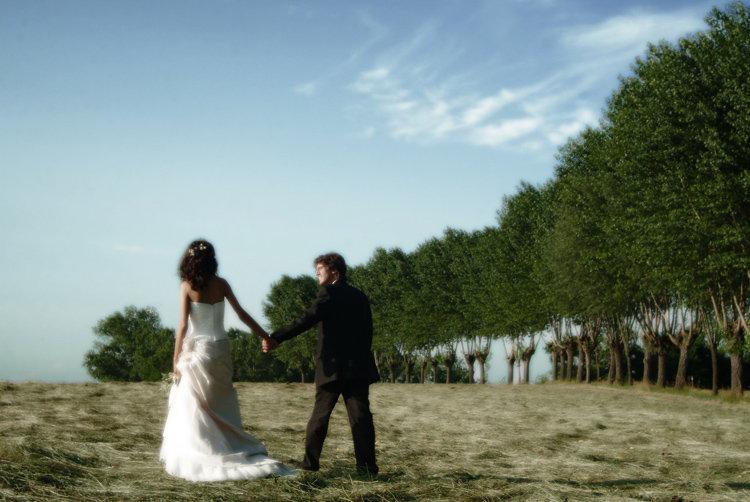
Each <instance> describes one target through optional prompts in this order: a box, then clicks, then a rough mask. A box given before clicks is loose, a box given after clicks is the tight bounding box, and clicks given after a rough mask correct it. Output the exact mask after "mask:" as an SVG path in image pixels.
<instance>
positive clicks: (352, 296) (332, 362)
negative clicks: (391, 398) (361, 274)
mask: <svg viewBox="0 0 750 502" xmlns="http://www.w3.org/2000/svg"><path fill="white" fill-rule="evenodd" d="M315 324H317V325H318V346H317V348H316V349H315V384H316V385H318V386H319V385H323V384H326V383H328V382H332V381H334V380H346V379H363V380H367V381H369V382H370V383H373V382H377V381H379V380H380V375H379V374H378V368H377V365H376V364H375V357H374V356H373V355H372V312H371V311H370V302H369V300H368V299H367V296H365V294H364V293H363V292H362V291H360V290H358V289H357V288H355V287H352V286H350V285H349V284H347V282H346V281H345V280H343V279H339V280H337V281H336V283H335V284H331V285H328V286H323V287H321V288H320V290H319V291H318V297H317V298H316V299H315V303H313V304H312V307H310V308H309V309H307V310H306V311H305V313H304V314H303V315H302V317H300V318H298V319H295V320H294V321H293V322H292V323H290V324H288V325H286V326H284V327H283V328H279V329H277V330H276V331H274V332H273V333H271V337H273V338H274V339H275V340H276V341H277V342H279V343H283V342H284V341H285V340H289V339H290V338H294V337H295V336H297V335H299V334H300V333H303V332H305V331H307V330H308V329H310V328H311V327H313V326H314V325H315Z"/></svg>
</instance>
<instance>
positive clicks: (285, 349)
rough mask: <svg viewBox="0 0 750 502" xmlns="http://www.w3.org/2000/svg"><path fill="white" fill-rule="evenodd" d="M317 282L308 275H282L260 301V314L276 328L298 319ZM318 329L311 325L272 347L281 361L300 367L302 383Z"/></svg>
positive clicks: (307, 370)
mask: <svg viewBox="0 0 750 502" xmlns="http://www.w3.org/2000/svg"><path fill="white" fill-rule="evenodd" d="M318 289H319V287H318V282H317V281H316V280H315V279H314V278H312V277H311V276H309V275H300V276H297V277H290V276H288V275H283V276H282V277H281V279H279V280H278V281H277V282H275V283H273V284H272V285H271V291H269V292H268V295H266V300H265V301H264V302H263V315H265V316H266V319H268V320H269V322H270V323H271V329H272V330H276V329H279V328H281V327H282V326H286V325H287V324H289V323H290V322H292V321H294V320H295V319H297V318H298V317H299V316H301V315H302V313H303V312H304V311H305V310H307V309H308V308H309V307H310V306H311V305H312V304H313V302H315V298H316V297H317V293H318ZM316 344H317V331H316V329H315V328H310V329H309V330H307V331H305V332H304V333H302V334H301V335H299V336H296V337H294V338H292V339H291V340H287V341H286V342H284V343H282V344H281V345H279V348H278V349H276V350H275V351H274V354H275V356H276V357H277V358H278V359H279V360H280V361H282V362H284V363H286V364H288V365H289V366H291V367H293V368H295V369H296V370H297V371H299V374H300V379H301V381H302V383H305V382H306V380H307V378H306V377H307V375H308V373H309V372H310V371H311V368H312V367H313V366H314V364H315V361H314V358H315V346H316Z"/></svg>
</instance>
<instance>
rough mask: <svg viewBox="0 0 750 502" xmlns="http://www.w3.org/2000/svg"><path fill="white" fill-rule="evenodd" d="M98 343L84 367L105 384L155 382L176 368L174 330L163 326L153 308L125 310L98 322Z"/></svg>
mask: <svg viewBox="0 0 750 502" xmlns="http://www.w3.org/2000/svg"><path fill="white" fill-rule="evenodd" d="M93 330H94V334H95V335H96V336H97V340H96V341H95V342H94V348H93V349H92V350H90V351H88V352H87V353H86V355H85V356H84V360H83V366H84V367H85V368H86V371H87V372H88V374H89V375H91V376H92V377H93V378H95V379H96V380H99V381H102V382H110V381H121V382H140V381H148V382H155V381H158V380H161V377H162V374H164V373H168V372H169V371H170V370H171V369H172V356H173V354H174V330H173V329H169V328H165V327H163V326H162V325H161V319H160V318H159V314H158V313H157V312H156V309H155V308H153V307H146V308H141V309H139V308H136V307H134V306H129V307H125V308H124V309H123V311H122V312H115V313H114V314H112V315H110V316H107V317H106V318H104V319H101V320H100V321H99V322H97V324H96V326H95V327H94V328H93Z"/></svg>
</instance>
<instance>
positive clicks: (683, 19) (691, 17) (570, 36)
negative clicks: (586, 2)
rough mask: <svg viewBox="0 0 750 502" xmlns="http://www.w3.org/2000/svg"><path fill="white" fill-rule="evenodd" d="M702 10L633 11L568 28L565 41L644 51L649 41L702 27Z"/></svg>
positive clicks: (613, 49) (601, 49)
mask: <svg viewBox="0 0 750 502" xmlns="http://www.w3.org/2000/svg"><path fill="white" fill-rule="evenodd" d="M702 14H703V11H702V10H701V11H697V10H695V9H692V10H683V11H677V12H670V13H649V12H645V11H633V12H631V13H628V14H626V15H620V16H615V17H612V18H609V19H606V20H604V21H603V22H601V23H599V24H596V25H593V26H578V27H574V28H573V29H571V30H569V32H568V33H566V34H565V35H564V36H563V37H562V41H563V42H564V43H566V44H568V45H569V46H571V47H573V48H577V49H588V50H596V51H598V52H610V53H617V52H619V51H622V50H625V51H628V52H634V51H635V52H636V53H638V52H642V51H643V50H644V49H645V47H646V43H647V42H652V43H656V42H658V41H659V40H662V39H666V40H676V39H677V38H679V37H681V36H684V35H685V34H687V33H689V32H695V31H697V30H700V29H703V28H704V27H705V24H704V23H703V15H702Z"/></svg>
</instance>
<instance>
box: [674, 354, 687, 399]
mask: <svg viewBox="0 0 750 502" xmlns="http://www.w3.org/2000/svg"><path fill="white" fill-rule="evenodd" d="M689 349H690V346H689V345H688V344H687V343H682V344H680V363H679V364H678V365H677V376H676V377H675V380H674V388H675V389H677V390H682V389H684V388H685V382H686V381H687V367H688V350H689Z"/></svg>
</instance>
